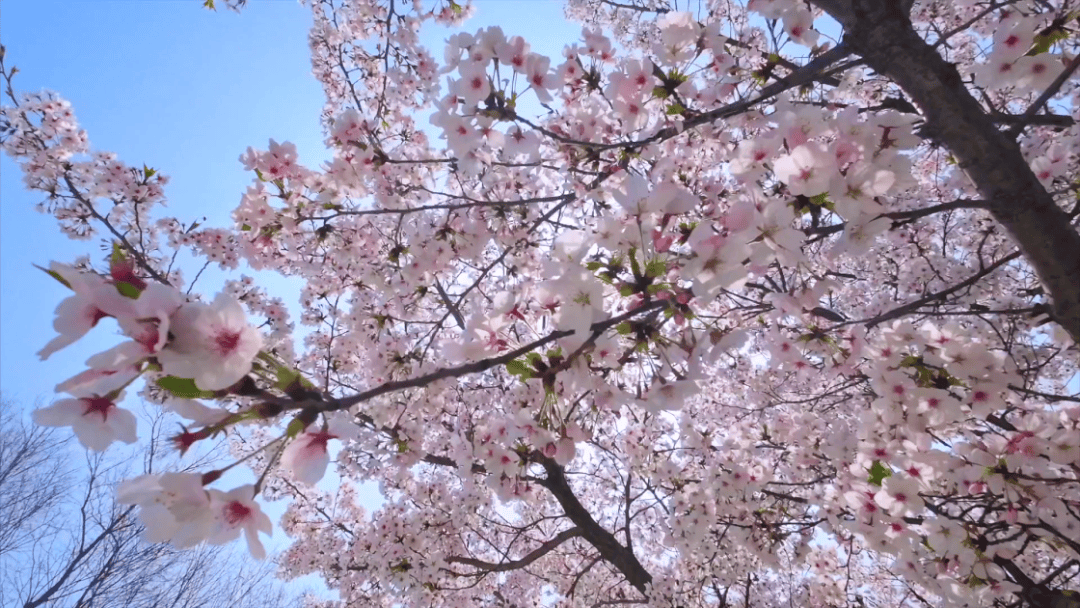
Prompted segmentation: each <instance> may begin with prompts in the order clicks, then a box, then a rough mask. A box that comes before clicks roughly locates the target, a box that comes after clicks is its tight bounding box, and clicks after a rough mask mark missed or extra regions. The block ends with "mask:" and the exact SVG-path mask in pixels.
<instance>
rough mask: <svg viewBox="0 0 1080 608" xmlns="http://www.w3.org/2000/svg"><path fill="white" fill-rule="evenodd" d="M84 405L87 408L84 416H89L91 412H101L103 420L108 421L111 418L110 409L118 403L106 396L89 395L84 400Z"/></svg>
mask: <svg viewBox="0 0 1080 608" xmlns="http://www.w3.org/2000/svg"><path fill="white" fill-rule="evenodd" d="M82 402H83V406H85V407H86V409H85V410H84V411H83V416H89V415H90V414H100V415H101V420H102V421H106V420H108V419H109V410H111V409H112V408H114V407H116V404H115V403H113V402H112V401H111V400H109V399H106V398H105V397H87V398H85V399H83V400H82Z"/></svg>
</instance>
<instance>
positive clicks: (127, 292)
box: [116, 281, 142, 300]
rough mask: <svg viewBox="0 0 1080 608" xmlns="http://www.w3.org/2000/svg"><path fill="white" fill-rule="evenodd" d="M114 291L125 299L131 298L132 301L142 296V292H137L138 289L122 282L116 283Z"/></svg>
mask: <svg viewBox="0 0 1080 608" xmlns="http://www.w3.org/2000/svg"><path fill="white" fill-rule="evenodd" d="M116 291H119V292H120V295H122V296H124V297H125V298H131V299H132V300H138V299H139V296H140V295H142V292H141V291H139V288H138V287H135V286H134V285H132V284H131V283H126V282H123V281H120V282H117V283H116Z"/></svg>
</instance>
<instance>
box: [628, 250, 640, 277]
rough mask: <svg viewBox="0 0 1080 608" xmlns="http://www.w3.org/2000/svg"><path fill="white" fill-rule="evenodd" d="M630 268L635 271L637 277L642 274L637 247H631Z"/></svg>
mask: <svg viewBox="0 0 1080 608" xmlns="http://www.w3.org/2000/svg"><path fill="white" fill-rule="evenodd" d="M629 257H630V270H631V271H632V272H633V273H634V276H635V277H640V276H641V266H640V265H639V264H638V261H637V247H631V248H630V255H629Z"/></svg>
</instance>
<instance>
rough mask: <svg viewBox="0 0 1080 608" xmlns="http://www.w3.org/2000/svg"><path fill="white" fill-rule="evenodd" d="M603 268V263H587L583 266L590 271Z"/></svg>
mask: <svg viewBox="0 0 1080 608" xmlns="http://www.w3.org/2000/svg"><path fill="white" fill-rule="evenodd" d="M603 267H604V263H603V262H588V263H587V264H585V268H586V269H587V270H590V271H596V270H600V269H601V268H603Z"/></svg>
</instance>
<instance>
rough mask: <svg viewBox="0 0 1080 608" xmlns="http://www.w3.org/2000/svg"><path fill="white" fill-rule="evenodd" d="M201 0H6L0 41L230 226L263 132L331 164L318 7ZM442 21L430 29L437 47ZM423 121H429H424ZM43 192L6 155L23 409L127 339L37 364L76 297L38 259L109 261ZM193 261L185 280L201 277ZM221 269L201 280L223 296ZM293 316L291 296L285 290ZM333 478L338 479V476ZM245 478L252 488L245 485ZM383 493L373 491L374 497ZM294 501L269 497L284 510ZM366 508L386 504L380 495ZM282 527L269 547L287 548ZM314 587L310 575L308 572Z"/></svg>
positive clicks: (6, 277) (492, 14)
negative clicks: (227, 6) (313, 60)
mask: <svg viewBox="0 0 1080 608" xmlns="http://www.w3.org/2000/svg"><path fill="white" fill-rule="evenodd" d="M200 4H201V2H199V1H197V0H143V1H139V2H135V1H114V0H113V1H111V0H5V2H4V12H3V37H2V43H3V44H4V45H5V46H6V47H7V58H6V61H7V65H8V66H11V65H15V66H18V68H19V71H20V73H19V74H18V75H17V76H16V79H15V86H16V89H17V90H21V91H33V92H36V91H40V90H43V89H47V90H52V91H56V92H57V93H59V94H60V95H61V96H63V97H64V98H66V99H68V100H69V101H71V102H72V105H73V108H74V111H75V114H76V116H77V118H78V119H79V122H80V124H81V126H82V127H83V128H84V129H85V130H86V131H87V133H88V135H89V138H90V143H91V147H92V148H93V149H95V150H107V151H111V152H115V153H117V154H118V156H119V158H120V160H122V161H124V162H126V163H127V164H129V165H132V166H140V165H142V164H144V163H145V164H146V165H149V166H151V167H154V168H156V169H158V170H159V171H161V172H163V173H165V174H167V175H169V176H170V178H171V181H170V183H169V185H168V187H167V189H166V194H167V196H168V199H169V208H168V210H167V211H168V212H169V213H170V214H171V215H175V216H176V217H178V218H179V219H181V220H186V221H190V220H193V219H198V218H201V217H204V216H205V217H206V218H207V222H206V225H211V226H231V219H230V213H231V211H232V210H233V209H234V208H235V207H236V205H237V204H238V202H239V200H240V195H241V193H243V192H244V190H245V189H246V188H247V186H248V185H249V184H250V183H251V180H252V176H251V174H249V173H247V172H245V171H244V170H243V168H242V166H241V165H240V163H239V161H238V160H237V158H238V157H239V155H240V154H241V153H242V152H243V151H244V150H245V149H246V148H247V147H248V146H255V147H261V148H265V147H266V145H267V141H268V140H269V139H270V138H274V139H276V140H278V141H285V140H288V141H292V142H293V143H295V144H296V145H297V148H298V150H299V153H300V159H301V161H302V162H304V163H305V164H307V165H308V166H312V167H317V166H318V164H319V163H320V162H321V161H323V160H326V159H327V158H329V153H328V152H327V151H326V149H325V148H324V147H323V144H322V134H321V132H320V128H319V114H320V111H321V109H322V106H323V101H324V100H323V96H322V91H321V88H320V86H319V84H318V83H317V82H316V81H315V79H314V77H312V76H311V66H310V61H309V56H308V48H307V31H308V25H309V22H310V17H309V11H308V9H307V8H306V7H303V6H300V5H299V4H298V3H296V2H293V1H291V0H272V1H259V0H253V1H252V2H251V3H250V4H249V6H248V7H247V8H246V9H245V10H244V11H243V13H242V14H239V15H237V14H235V13H232V12H230V11H227V10H220V11H218V12H216V13H214V12H210V11H207V10H203V9H201V8H200V6H199V5H200ZM477 4H478V11H477V16H476V18H474V19H473V20H470V21H469V22H467V23H466V24H465V28H464V29H465V30H466V31H475V30H476V29H478V28H480V27H484V26H486V25H491V24H498V25H501V26H502V27H503V29H504V30H505V31H506V32H507V34H520V35H524V36H525V37H526V38H527V39H528V40H530V42H531V43H532V45H533V50H535V51H538V52H543V53H546V54H548V55H550V56H552V59H553V63H554V64H557V63H559V62H560V61H561V60H560V59H559V58H558V57H559V53H560V51H561V49H562V47H563V45H564V44H567V43H570V42H573V41H575V40H576V39H577V38H578V35H579V32H580V27H579V26H576V25H572V24H567V23H565V21H564V20H563V16H562V3H561V2H560V1H559V0H480V1H479V2H478V3H477ZM446 35H447V32H446V30H438V31H431V32H429V33H427V34H426V35H425V37H424V41H425V43H426V44H427V45H428V46H429V48H432V49H433V51H434V55H435V56H436V57H441V56H442V50H441V49H442V41H443V40H444V39H445V37H446ZM421 122H422V124H423V123H426V121H421ZM40 200H42V197H41V196H39V195H38V194H35V193H32V192H28V191H26V190H24V189H23V187H22V178H21V173H20V171H19V169H18V167H17V165H16V164H15V163H14V162H13V161H11V160H10V159H9V158H8V157H7V156H3V159H2V160H0V390H2V391H3V393H4V396H5V397H7V398H10V399H14V400H15V401H17V402H21V403H22V404H27V405H28V404H32V403H33V402H34V401H35V400H36V399H41V400H42V401H44V402H46V403H47V402H48V401H49V400H50V399H52V398H53V393H52V387H53V386H54V385H55V384H56V383H57V382H59V381H61V380H63V379H66V378H67V377H69V376H71V375H73V374H75V373H77V372H78V371H81V370H82V369H83V363H84V361H85V360H86V359H87V357H89V356H90V355H92V354H94V353H96V352H99V351H101V350H104V349H106V348H109V347H110V346H112V345H114V344H116V343H117V341H118V339H119V337H118V336H117V335H116V332H115V326H114V325H112V324H110V323H109V322H107V321H106V322H103V323H102V324H101V325H99V327H97V328H95V330H94V331H92V332H91V333H90V334H89V335H88V336H87V337H86V338H84V339H83V340H82V341H80V342H79V343H77V344H75V345H73V346H71V347H68V348H67V349H65V350H62V351H60V352H58V353H56V354H54V355H53V356H52V357H51V358H50V359H49V360H48V361H45V362H40V361H38V359H37V357H36V356H35V355H34V353H35V352H37V351H38V349H40V348H41V347H42V346H43V345H44V344H45V343H46V342H48V341H49V340H50V339H51V338H52V336H53V335H54V332H53V330H52V318H53V310H54V309H55V307H56V305H57V304H58V303H59V302H60V300H61V299H63V298H64V297H66V296H67V295H68V293H69V292H67V290H66V289H65V288H63V287H61V286H60V285H59V284H57V283H56V282H54V281H53V280H52V279H50V278H48V277H47V276H46V275H44V274H43V273H41V272H40V271H38V270H36V269H34V268H33V266H32V264H38V265H42V266H45V265H48V263H49V261H50V260H58V261H68V262H70V261H72V260H74V259H75V258H76V257H78V256H80V255H85V254H90V255H91V256H93V257H94V258H95V259H96V260H100V258H101V255H100V251H99V249H98V243H97V241H96V240H95V241H88V242H76V241H70V240H68V239H67V238H66V237H64V236H63V235H61V234H60V232H59V231H58V230H57V229H56V224H55V221H54V220H52V218H51V217H50V216H47V215H44V214H40V213H38V212H36V211H35V210H34V205H35V204H36V203H37V202H39V201H40ZM193 272H194V271H193V270H191V269H188V270H187V271H186V273H185V274H186V275H187V276H188V277H191V276H193ZM238 274H239V273H236V275H234V276H230V277H226V276H225V275H224V274H223V273H214V272H210V273H207V275H204V278H203V279H200V286H201V287H200V291H202V292H203V293H208V294H213V293H214V292H216V291H217V289H218V288H219V287H220V285H221V281H222V280H223V279H224V278H236V277H238ZM284 285H285V283H284V282H280V283H279V282H275V286H276V287H278V288H279V289H272V292H274V293H275V295H280V296H282V297H283V298H284V300H285V302H286V304H288V305H289V306H290V308H291V310H292V312H293V316H294V318H296V316H297V313H298V309H297V307H296V293H295V292H293V293H288V292H287V290H286V291H282V290H281V289H280V287H282V286H284ZM326 481H327V482H328V483H333V479H332V478H331V479H327V480H326ZM238 483H243V482H242V481H241V482H238ZM367 498H368V499H369V501H366V502H377V501H378V498H377V494H374V495H369V496H367ZM283 506H284V505H281V504H280V503H278V504H276V505H272V506H270V508H269V509H268V511H269V512H270V513H271V517H272V518H274V519H276V518H277V517H278V516H280V512H281V510H282V508H283ZM367 506H369V507H371V506H375V505H372V504H369V505H367ZM284 540H285V538H284V536H283V535H282V534H281V533H280V532H279V533H277V534H275V536H274V539H273V541H272V542H271V543H270V544H269V546H270V547H275V548H282V546H283V541H284ZM306 582H308V583H310V582H311V580H310V578H308V579H307V581H306Z"/></svg>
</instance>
